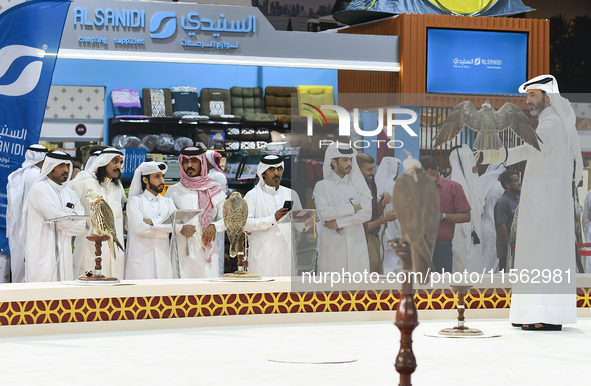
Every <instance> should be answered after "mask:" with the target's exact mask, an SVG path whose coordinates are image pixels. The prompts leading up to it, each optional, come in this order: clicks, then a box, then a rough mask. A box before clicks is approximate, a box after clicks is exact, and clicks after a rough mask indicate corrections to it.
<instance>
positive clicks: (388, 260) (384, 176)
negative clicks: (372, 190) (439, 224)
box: [375, 157, 402, 274]
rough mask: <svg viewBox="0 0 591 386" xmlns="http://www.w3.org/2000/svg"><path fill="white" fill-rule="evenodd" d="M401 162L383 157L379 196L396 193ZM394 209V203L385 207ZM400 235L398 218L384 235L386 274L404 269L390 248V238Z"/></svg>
mask: <svg viewBox="0 0 591 386" xmlns="http://www.w3.org/2000/svg"><path fill="white" fill-rule="evenodd" d="M400 164H401V161H400V160H399V159H398V158H394V157H384V158H382V162H381V163H380V166H378V171H377V172H376V176H375V181H376V187H377V189H378V190H377V192H378V196H381V195H382V194H383V193H388V194H389V195H392V194H393V193H394V186H395V185H396V181H395V180H396V178H397V177H398V168H399V167H400ZM392 210H394V211H395V208H394V206H393V204H392V203H389V204H387V205H386V207H385V208H384V212H385V213H388V212H391V211H392ZM400 235H401V233H400V223H399V222H398V220H395V221H389V222H387V223H386V229H385V230H384V233H383V235H382V248H383V250H384V258H383V259H382V273H384V274H388V273H390V272H395V273H398V272H400V271H401V270H402V261H401V260H400V258H399V257H398V256H396V252H394V250H393V249H392V248H390V244H389V243H390V240H394V239H397V238H399V237H400Z"/></svg>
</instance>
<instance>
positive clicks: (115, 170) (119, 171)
mask: <svg viewBox="0 0 591 386" xmlns="http://www.w3.org/2000/svg"><path fill="white" fill-rule="evenodd" d="M113 171H114V172H115V173H121V169H113Z"/></svg>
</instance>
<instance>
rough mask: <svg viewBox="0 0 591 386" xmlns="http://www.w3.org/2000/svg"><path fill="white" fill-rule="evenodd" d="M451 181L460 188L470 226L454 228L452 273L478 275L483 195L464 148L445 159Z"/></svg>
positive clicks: (466, 148) (479, 269) (468, 155)
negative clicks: (465, 200)
mask: <svg viewBox="0 0 591 386" xmlns="http://www.w3.org/2000/svg"><path fill="white" fill-rule="evenodd" d="M449 163H450V165H451V177H450V179H451V180H452V181H455V182H457V183H459V184H460V185H462V189H464V193H465V194H466V199H467V200H468V203H469V204H470V208H471V210H470V213H471V216H470V222H465V223H458V224H456V229H455V232H454V238H453V239H452V246H453V271H454V272H464V271H467V272H468V273H471V272H482V244H481V243H482V241H481V240H482V223H481V220H482V218H481V215H482V208H483V207H484V193H483V192H482V185H481V184H480V179H479V178H478V169H477V167H476V164H475V163H474V155H473V154H472V150H471V149H470V148H469V147H468V146H467V145H462V146H461V147H459V148H456V149H453V150H452V151H451V153H450V155H449Z"/></svg>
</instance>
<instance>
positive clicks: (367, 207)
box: [337, 195, 372, 228]
mask: <svg viewBox="0 0 591 386" xmlns="http://www.w3.org/2000/svg"><path fill="white" fill-rule="evenodd" d="M359 205H361V209H360V210H359V211H358V212H357V213H354V214H352V215H349V216H345V217H341V218H338V219H337V226H338V227H339V228H345V227H348V226H351V225H356V224H363V223H364V222H367V221H369V220H371V210H372V207H371V198H369V197H366V196H363V195H360V197H359ZM353 211H355V210H353Z"/></svg>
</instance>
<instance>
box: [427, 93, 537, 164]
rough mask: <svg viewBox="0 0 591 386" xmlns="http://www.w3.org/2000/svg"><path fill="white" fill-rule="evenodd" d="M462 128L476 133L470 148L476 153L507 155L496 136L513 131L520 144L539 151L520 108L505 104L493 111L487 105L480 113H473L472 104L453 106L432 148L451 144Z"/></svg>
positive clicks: (534, 135) (534, 132)
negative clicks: (505, 131) (509, 130)
mask: <svg viewBox="0 0 591 386" xmlns="http://www.w3.org/2000/svg"><path fill="white" fill-rule="evenodd" d="M464 127H467V128H469V129H472V130H474V131H476V132H477V135H476V139H475V140H474V145H473V147H474V149H475V150H476V151H477V153H478V152H496V151H501V152H503V153H504V154H506V150H505V149H504V147H503V143H502V142H501V138H500V137H499V132H501V131H503V130H507V129H511V130H513V132H514V133H515V134H516V135H517V136H518V137H519V138H520V139H521V140H523V141H524V142H526V143H528V144H530V145H532V146H533V147H535V148H536V149H537V150H540V145H539V143H542V140H541V139H540V137H539V136H538V134H537V133H536V130H535V129H534V127H533V125H532V124H531V122H530V121H529V119H528V117H527V115H525V113H524V112H523V110H522V109H521V108H520V107H519V106H517V105H514V104H513V103H509V102H507V103H505V104H504V105H503V107H501V108H500V109H498V110H495V109H493V108H492V106H491V105H490V103H488V101H486V102H485V103H483V104H482V108H481V109H480V110H476V107H474V105H473V104H472V102H470V101H464V102H462V103H460V104H458V105H456V106H455V107H454V108H453V109H452V110H451V112H450V113H449V115H448V116H447V118H446V119H445V121H443V123H442V124H441V127H440V128H439V130H438V131H437V135H436V136H435V139H434V141H435V145H434V147H437V146H440V145H442V144H444V143H446V142H449V141H451V140H452V139H454V138H455V136H456V135H458V134H459V133H460V132H461V131H462V129H463V128H464ZM503 158H504V157H503ZM500 162H502V160H501V161H500ZM483 163H489V162H483Z"/></svg>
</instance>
